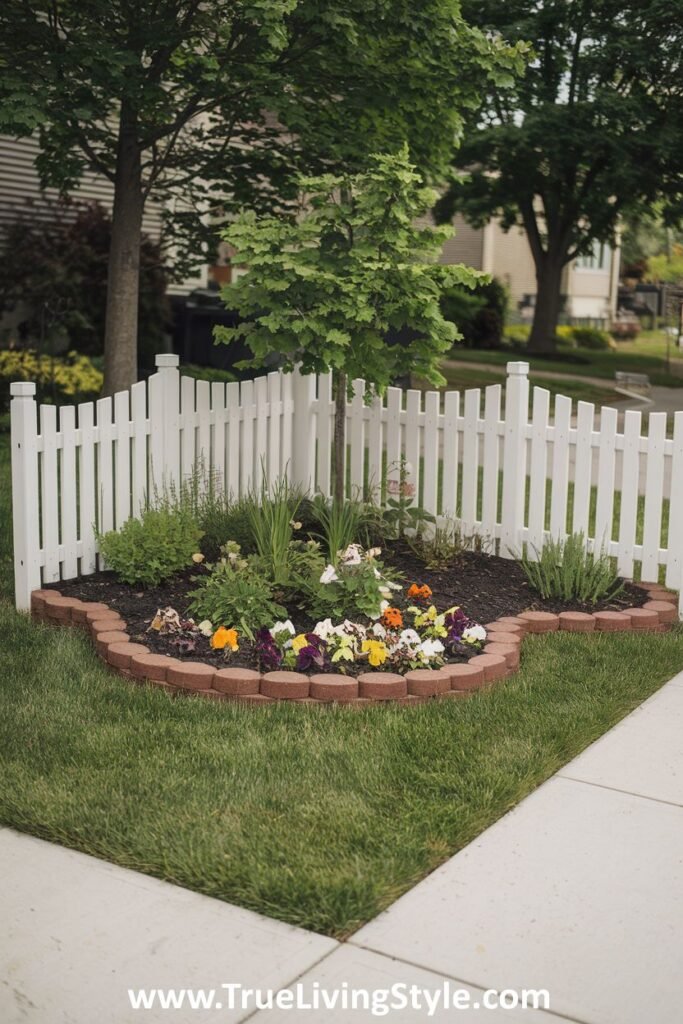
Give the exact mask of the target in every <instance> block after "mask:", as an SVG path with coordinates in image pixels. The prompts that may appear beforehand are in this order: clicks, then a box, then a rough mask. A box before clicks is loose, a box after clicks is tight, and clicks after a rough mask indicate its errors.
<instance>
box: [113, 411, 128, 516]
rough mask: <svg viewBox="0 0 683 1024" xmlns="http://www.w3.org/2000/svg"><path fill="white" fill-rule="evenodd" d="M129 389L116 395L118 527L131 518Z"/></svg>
mask: <svg viewBox="0 0 683 1024" xmlns="http://www.w3.org/2000/svg"><path fill="white" fill-rule="evenodd" d="M128 403H129V398H128V392H127V391H119V393H118V394H117V395H115V396H114V423H115V424H116V440H115V441H114V500H115V513H116V515H115V523H116V529H117V530H120V529H121V527H122V526H123V524H124V523H125V521H126V520H127V519H129V518H130V412H129V408H128Z"/></svg>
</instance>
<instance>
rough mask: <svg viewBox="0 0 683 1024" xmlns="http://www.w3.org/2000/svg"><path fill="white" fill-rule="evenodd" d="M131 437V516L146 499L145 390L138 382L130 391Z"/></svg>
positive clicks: (137, 511) (135, 513)
mask: <svg viewBox="0 0 683 1024" xmlns="http://www.w3.org/2000/svg"><path fill="white" fill-rule="evenodd" d="M130 416H131V437H132V441H133V445H132V447H133V451H132V468H131V488H132V495H131V507H132V514H133V515H134V516H137V515H139V514H140V510H141V508H143V506H144V504H145V501H146V499H147V465H148V459H147V388H146V387H145V383H144V381H138V383H137V384H133V387H132V388H131V389H130Z"/></svg>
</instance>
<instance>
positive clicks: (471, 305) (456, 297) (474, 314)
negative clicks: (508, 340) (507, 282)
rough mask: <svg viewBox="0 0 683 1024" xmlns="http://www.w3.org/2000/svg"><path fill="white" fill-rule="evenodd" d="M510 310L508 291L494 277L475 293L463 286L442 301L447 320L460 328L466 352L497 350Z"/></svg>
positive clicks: (480, 285) (448, 292)
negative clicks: (471, 350)
mask: <svg viewBox="0 0 683 1024" xmlns="http://www.w3.org/2000/svg"><path fill="white" fill-rule="evenodd" d="M507 307H508V294H507V291H506V289H505V286H504V285H503V284H502V283H501V282H500V281H499V280H498V278H495V277H494V278H493V279H492V280H491V281H489V282H488V283H486V284H479V285H478V286H477V287H476V288H475V289H474V291H470V290H469V289H467V288H463V287H462V286H455V287H453V288H449V289H448V290H447V291H445V292H444V294H443V296H442V298H441V310H442V312H443V315H444V317H445V318H446V320H450V321H451V322H452V323H454V324H455V326H456V327H457V328H458V330H459V332H460V334H461V335H462V341H463V344H464V345H466V346H467V348H498V346H499V345H500V344H501V342H502V339H503V325H504V324H505V317H506V314H507Z"/></svg>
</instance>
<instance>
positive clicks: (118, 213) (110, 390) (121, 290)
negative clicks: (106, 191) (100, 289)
mask: <svg viewBox="0 0 683 1024" xmlns="http://www.w3.org/2000/svg"><path fill="white" fill-rule="evenodd" d="M143 208H144V200H143V198H142V170H141V161H140V148H139V146H138V143H137V140H136V137H135V121H134V119H133V117H132V116H131V114H130V112H129V111H128V110H127V108H126V104H125V103H124V104H123V105H122V108H121V119H120V125H119V139H118V151H117V155H116V181H115V185H114V208H113V212H112V224H111V244H110V247H109V266H108V274H107V316H106V324H105V332H104V388H103V392H102V393H103V394H104V395H113V394H115V393H116V392H117V391H124V390H125V389H126V388H129V387H130V386H131V384H134V383H135V381H136V380H137V376H138V299H139V292H140V241H141V237H142V212H143Z"/></svg>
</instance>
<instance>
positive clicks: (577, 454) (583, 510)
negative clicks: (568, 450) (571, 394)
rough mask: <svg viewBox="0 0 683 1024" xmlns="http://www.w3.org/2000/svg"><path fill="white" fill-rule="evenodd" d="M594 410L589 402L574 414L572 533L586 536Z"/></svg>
mask: <svg viewBox="0 0 683 1024" xmlns="http://www.w3.org/2000/svg"><path fill="white" fill-rule="evenodd" d="M594 416H595V408H594V406H593V405H591V404H590V402H579V403H578V407H577V414H576V445H575V448H574V508H573V512H572V533H583V535H584V537H587V536H588V515H589V512H590V500H591V474H592V470H593V449H592V443H593V419H594Z"/></svg>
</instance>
